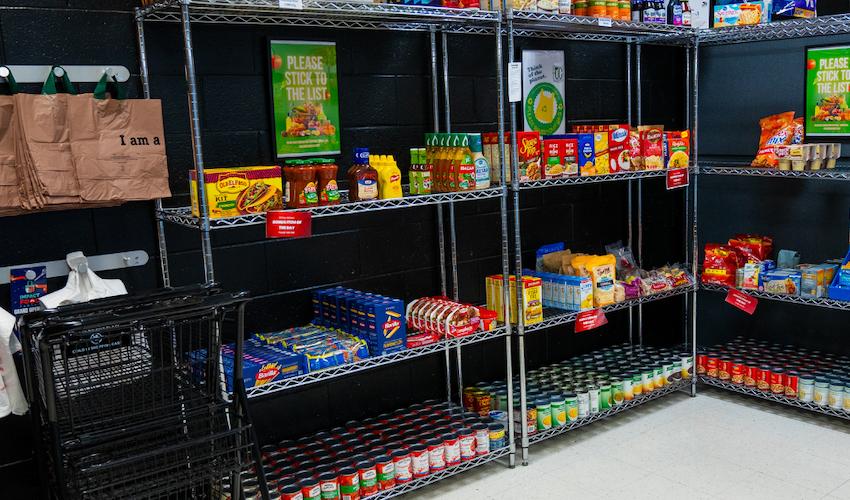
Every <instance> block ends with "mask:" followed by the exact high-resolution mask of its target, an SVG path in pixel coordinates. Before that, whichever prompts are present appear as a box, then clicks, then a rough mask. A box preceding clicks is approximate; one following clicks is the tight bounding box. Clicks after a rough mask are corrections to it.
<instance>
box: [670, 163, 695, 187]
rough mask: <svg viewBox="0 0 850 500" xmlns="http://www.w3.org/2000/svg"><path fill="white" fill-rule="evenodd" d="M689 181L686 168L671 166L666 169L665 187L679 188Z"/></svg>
mask: <svg viewBox="0 0 850 500" xmlns="http://www.w3.org/2000/svg"><path fill="white" fill-rule="evenodd" d="M689 183H690V176H689V175H688V169H687V168H671V169H669V170H667V189H679V188H682V187H685V186H687V185H688V184H689Z"/></svg>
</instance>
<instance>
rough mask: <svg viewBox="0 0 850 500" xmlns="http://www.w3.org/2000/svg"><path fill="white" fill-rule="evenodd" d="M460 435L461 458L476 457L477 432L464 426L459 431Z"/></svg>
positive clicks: (465, 459) (464, 459)
mask: <svg viewBox="0 0 850 500" xmlns="http://www.w3.org/2000/svg"><path fill="white" fill-rule="evenodd" d="M458 435H459V436H460V459H461V460H463V461H467V460H472V459H473V458H475V454H476V453H475V432H474V431H473V430H472V429H470V428H469V427H464V428H463V429H461V430H460V432H458Z"/></svg>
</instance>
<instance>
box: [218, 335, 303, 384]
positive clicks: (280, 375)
mask: <svg viewBox="0 0 850 500" xmlns="http://www.w3.org/2000/svg"><path fill="white" fill-rule="evenodd" d="M243 349H244V351H243V357H242V379H243V380H244V382H245V388H246V389H250V388H251V387H257V386H261V385H266V384H270V383H272V382H276V381H278V380H282V379H285V378H289V377H294V376H296V375H302V374H304V373H305V370H304V357H303V356H302V355H300V354H295V353H292V352H289V351H287V350H285V349H280V348H277V347H275V346H271V345H265V344H262V343H261V342H260V341H257V340H256V339H248V340H246V341H245V345H244V348H243ZM234 354H235V346H234V345H233V344H225V345H222V346H221V362H222V368H223V371H224V376H225V382H226V385H227V391H228V392H232V391H233V368H234V362H233V356H234Z"/></svg>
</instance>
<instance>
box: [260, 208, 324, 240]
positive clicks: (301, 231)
mask: <svg viewBox="0 0 850 500" xmlns="http://www.w3.org/2000/svg"><path fill="white" fill-rule="evenodd" d="M312 221H313V214H311V213H310V212H289V211H286V210H270V211H269V212H268V213H266V238H306V237H308V236H310V235H312V234H313V233H312V230H313V227H312V226H313V224H312Z"/></svg>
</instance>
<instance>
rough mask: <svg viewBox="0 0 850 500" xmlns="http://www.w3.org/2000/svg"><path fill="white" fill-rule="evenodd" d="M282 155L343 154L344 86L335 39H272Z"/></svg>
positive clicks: (276, 117)
mask: <svg viewBox="0 0 850 500" xmlns="http://www.w3.org/2000/svg"><path fill="white" fill-rule="evenodd" d="M271 76H272V106H274V126H275V145H276V151H277V157H278V158H283V157H289V156H311V155H327V154H338V153H339V152H340V144H339V91H338V85H337V72H336V44H335V43H334V42H304V41H284V40H273V41H272V42H271Z"/></svg>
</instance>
